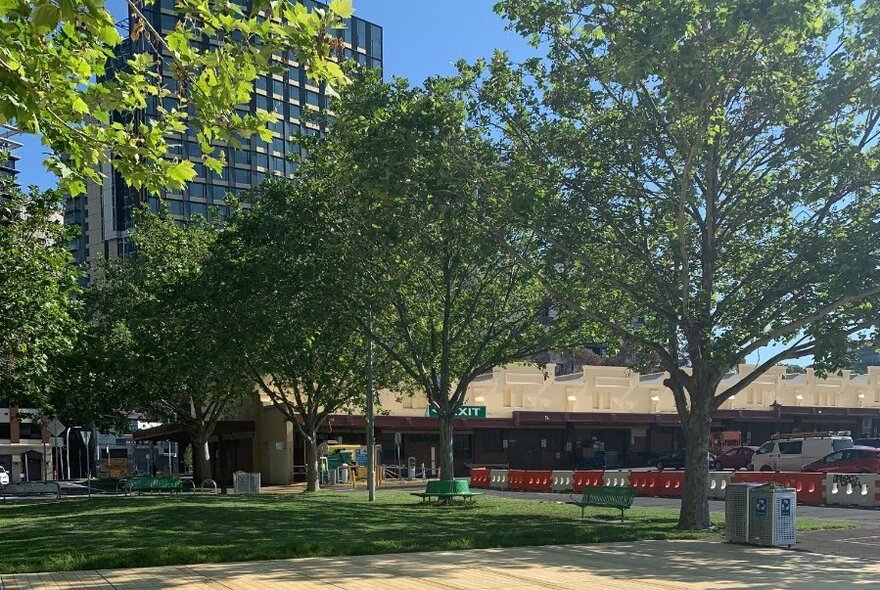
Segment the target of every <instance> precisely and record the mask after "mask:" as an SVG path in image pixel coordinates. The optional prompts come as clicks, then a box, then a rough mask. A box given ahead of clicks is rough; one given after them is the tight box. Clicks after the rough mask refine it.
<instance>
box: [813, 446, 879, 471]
mask: <svg viewBox="0 0 880 590" xmlns="http://www.w3.org/2000/svg"><path fill="white" fill-rule="evenodd" d="M803 470H804V471H813V472H819V473H880V449H877V448H874V447H852V448H849V449H844V450H842V451H837V452H836V453H831V454H830V455H825V456H824V457H822V458H821V459H819V460H818V461H813V462H812V463H810V464H809V465H804V469H803Z"/></svg>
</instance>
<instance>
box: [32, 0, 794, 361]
mask: <svg viewBox="0 0 880 590" xmlns="http://www.w3.org/2000/svg"><path fill="white" fill-rule="evenodd" d="M107 4H108V6H109V7H110V9H111V10H113V11H114V13H115V14H117V15H119V17H120V18H122V17H123V16H125V14H126V11H125V9H124V2H123V1H122V0H108V2H107ZM493 4H494V0H442V1H441V0H355V9H356V14H357V16H359V17H361V18H364V19H367V20H369V21H372V22H374V23H376V24H378V25H380V26H382V28H383V33H384V48H383V49H384V57H385V64H384V67H385V76H386V77H390V76H402V77H405V78H408V79H409V80H410V81H411V82H414V83H415V82H421V81H422V80H423V79H424V78H426V77H428V76H430V75H433V74H452V73H454V72H455V66H454V64H455V62H456V61H458V60H459V59H462V58H463V59H466V60H468V61H473V60H476V59H478V58H480V57H488V56H490V55H491V54H492V51H493V50H495V49H496V48H499V49H504V50H507V51H509V52H510V53H511V56H512V57H513V58H514V59H516V60H521V59H523V58H525V57H527V56H530V55H533V54H534V52H535V50H534V49H533V48H531V47H530V46H529V45H528V44H527V43H526V42H525V40H524V39H522V38H521V37H520V36H519V35H517V34H516V33H515V32H512V31H507V30H505V22H504V21H503V20H502V19H501V18H500V17H499V16H498V15H496V14H495V13H494V12H493V11H492V5H493ZM19 140H20V141H21V142H22V143H23V144H24V147H23V148H22V149H21V150H19V152H18V155H19V156H20V157H21V162H20V169H21V174H20V177H19V180H20V182H21V183H22V184H23V185H29V184H36V185H38V186H40V187H41V188H50V187H52V186H55V178H54V177H53V176H52V175H51V174H49V173H48V172H46V171H45V170H44V169H43V167H42V161H43V158H44V157H45V156H44V152H45V150H44V148H43V146H42V145H40V142H39V139H38V138H36V137H29V136H23V137H19ZM777 351H778V348H776V347H767V348H764V349H762V350H761V351H758V352H756V353H754V354H752V355H750V356H749V358H748V359H747V360H748V361H749V362H760V361H761V359H764V360H766V359H767V358H768V357H770V356H772V355H773V354H775V353H776V352H777ZM801 362H808V359H802V361H801Z"/></svg>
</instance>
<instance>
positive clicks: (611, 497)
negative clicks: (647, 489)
mask: <svg viewBox="0 0 880 590" xmlns="http://www.w3.org/2000/svg"><path fill="white" fill-rule="evenodd" d="M635 497H636V489H635V488H632V487H612V486H587V487H585V488H584V495H583V496H582V497H581V499H580V501H579V502H577V501H572V502H566V504H574V505H575V506H580V508H581V518H582V519H583V518H584V516H585V511H586V509H587V506H593V507H595V508H617V509H618V510H620V520H621V521H622V520H623V513H624V511H625V510H626V509H628V508H630V507H632V503H633V498H635Z"/></svg>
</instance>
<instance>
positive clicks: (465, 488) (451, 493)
mask: <svg viewBox="0 0 880 590" xmlns="http://www.w3.org/2000/svg"><path fill="white" fill-rule="evenodd" d="M411 494H412V495H413V496H418V497H419V498H421V499H422V502H425V501H426V500H427V501H430V500H431V498H437V499H438V500H451V499H453V498H462V499H464V500H467V499H468V498H470V499H471V500H474V499H475V498H476V497H477V496H482V495H483V492H472V491H471V488H470V485H469V484H468V482H467V480H464V479H454V480H452V481H447V480H432V481H429V482H428V483H427V487H426V488H425V491H424V492H411Z"/></svg>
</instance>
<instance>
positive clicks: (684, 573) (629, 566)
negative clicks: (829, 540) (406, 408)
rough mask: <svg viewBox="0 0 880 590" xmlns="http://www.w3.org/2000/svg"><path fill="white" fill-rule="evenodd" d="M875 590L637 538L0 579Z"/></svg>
mask: <svg viewBox="0 0 880 590" xmlns="http://www.w3.org/2000/svg"><path fill="white" fill-rule="evenodd" d="M834 585H847V586H855V587H858V588H866V589H873V588H880V564H878V563H877V562H876V561H873V560H860V559H855V558H847V557H841V556H829V555H818V554H814V553H807V552H802V551H786V550H781V549H762V548H756V547H742V546H737V545H730V544H727V543H721V542H706V541H644V542H638V543H609V544H601V545H565V546H545V547H519V548H510V549H480V550H470V551H455V552H449V551H447V552H433V553H408V554H394V555H372V556H358V557H339V558H309V559H286V560H272V561H254V562H241V563H223V564H201V565H186V566H168V567H151V568H142V569H118V570H100V571H89V572H56V573H43V574H17V575H9V574H6V575H2V576H0V588H3V589H4V590H18V589H37V588H40V589H42V588H45V589H49V588H51V589H53V590H61V589H74V588H88V589H95V590H99V589H100V590H104V589H119V590H135V589H156V588H192V589H195V590H199V589H224V590H261V589H270V588H271V589H276V588H279V589H287V590H318V589H319V588H324V589H330V590H334V589H335V590H379V589H382V590H496V589H497V590H501V589H505V590H506V589H510V588H515V589H516V590H537V589H539V588H547V589H551V590H574V589H578V590H580V589H583V588H602V589H603V590H636V589H644V588H651V589H658V590H685V589H687V590H694V589H700V590H707V589H722V588H723V589H728V588H730V589H735V588H743V589H745V588H749V589H759V590H760V589H787V588H791V589H797V590H811V589H824V588H831V587H832V586H834Z"/></svg>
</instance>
